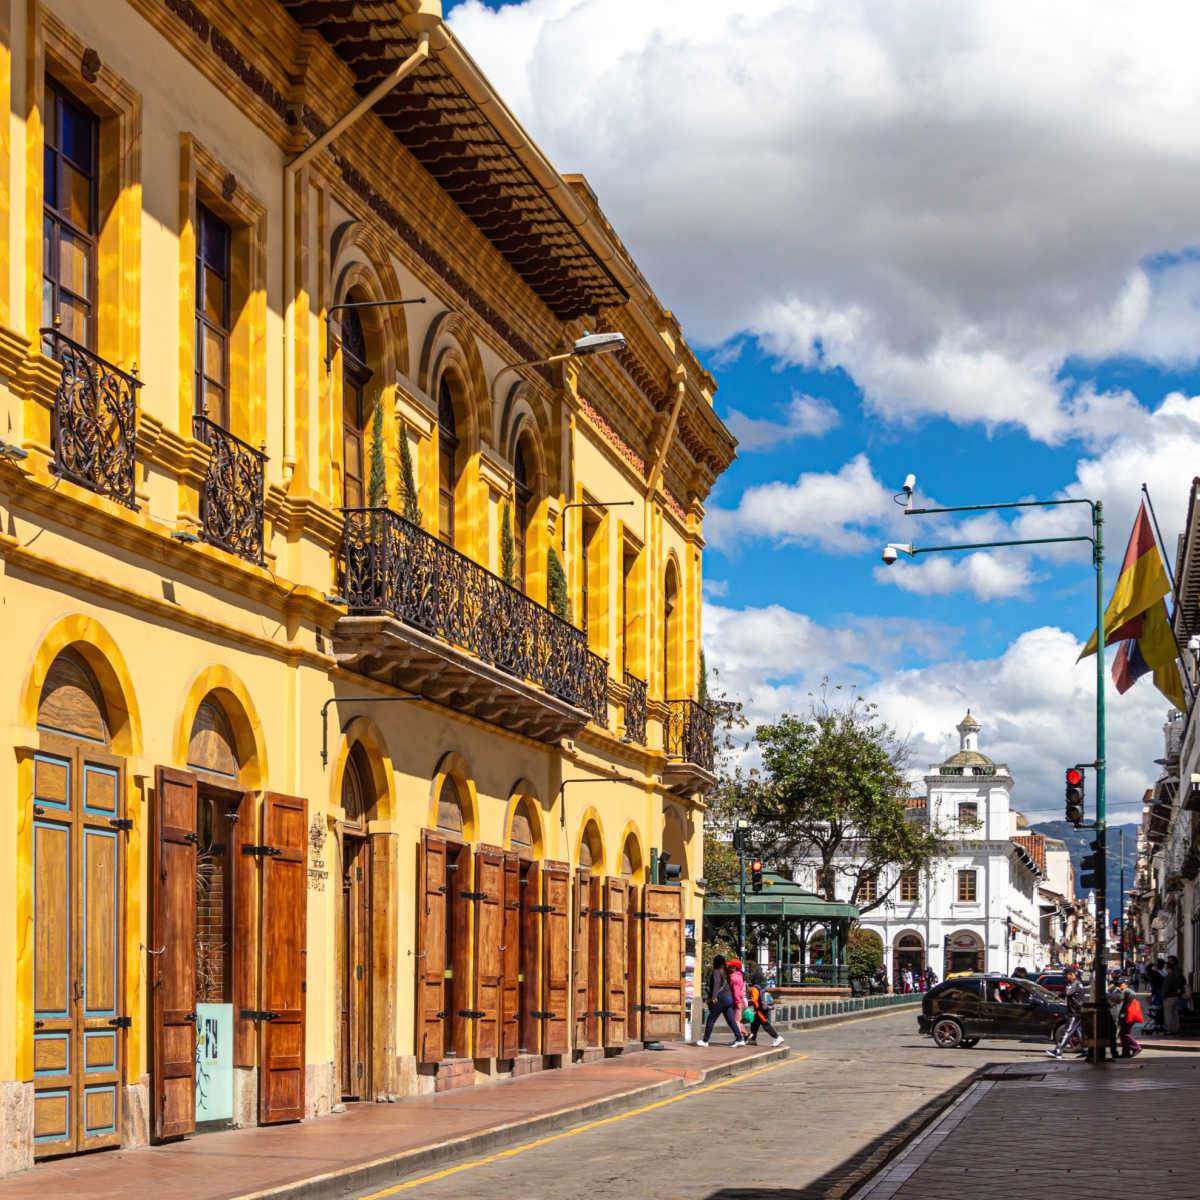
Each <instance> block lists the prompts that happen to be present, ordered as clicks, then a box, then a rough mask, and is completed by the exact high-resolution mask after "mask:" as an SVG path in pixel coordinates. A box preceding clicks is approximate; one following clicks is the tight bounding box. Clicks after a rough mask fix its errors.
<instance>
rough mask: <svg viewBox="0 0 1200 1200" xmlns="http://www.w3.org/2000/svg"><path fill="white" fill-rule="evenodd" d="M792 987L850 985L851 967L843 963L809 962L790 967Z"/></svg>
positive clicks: (789, 979) (788, 980)
mask: <svg viewBox="0 0 1200 1200" xmlns="http://www.w3.org/2000/svg"><path fill="white" fill-rule="evenodd" d="M789 976H790V977H789V978H788V979H787V980H786V982H787V983H788V984H789V985H790V986H791V987H849V986H850V968H849V967H848V966H846V965H844V964H842V963H808V964H807V965H805V966H799V965H794V966H792V967H791V968H790V971H789Z"/></svg>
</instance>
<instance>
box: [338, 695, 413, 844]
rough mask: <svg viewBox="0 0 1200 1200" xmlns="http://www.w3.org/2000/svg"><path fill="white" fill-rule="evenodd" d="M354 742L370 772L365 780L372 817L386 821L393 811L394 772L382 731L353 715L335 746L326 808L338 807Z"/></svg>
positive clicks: (363, 718)
mask: <svg viewBox="0 0 1200 1200" xmlns="http://www.w3.org/2000/svg"><path fill="white" fill-rule="evenodd" d="M356 745H357V746H360V747H361V748H362V752H363V756H364V758H365V762H366V767H367V769H368V771H369V773H370V775H369V779H368V780H367V781H366V782H367V784H368V788H369V790H371V791H373V800H374V805H375V816H374V817H373V818H372V819H373V820H374V821H390V820H391V819H392V818H393V816H394V815H395V812H396V803H395V774H394V772H393V770H392V759H391V756H390V755H389V754H388V750H387V743H386V742H385V741H384V738H383V733H382V732H381V730H380V728H379V726H378V725H376V724H375V722H374V721H372V720H371V718H370V717H362V716H359V717H355V718H353V720H351V721H350V722H349V724H348V725H347V726H346V728H345V729H344V730H343V731H342V740H341V744H340V745H339V746H338V750H337V756H336V757H335V758H334V761H333V771H332V773H331V776H330V793H329V807H330V808H331V809H337V808H341V807H342V788H343V785H344V776H345V771H346V765H347V762H348V760H349V758H350V755H351V753H352V752H353V750H354V747H355V746H356Z"/></svg>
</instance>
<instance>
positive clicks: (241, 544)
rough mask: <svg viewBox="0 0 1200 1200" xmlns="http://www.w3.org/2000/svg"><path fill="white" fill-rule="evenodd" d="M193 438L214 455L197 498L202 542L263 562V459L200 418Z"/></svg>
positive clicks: (249, 448)
mask: <svg viewBox="0 0 1200 1200" xmlns="http://www.w3.org/2000/svg"><path fill="white" fill-rule="evenodd" d="M192 433H193V434H194V436H195V438H196V440H197V441H199V442H203V443H204V444H205V445H206V446H207V447H208V448H209V450H211V451H212V457H211V458H210V459H209V463H208V474H207V475H205V477H204V488H203V490H202V491H201V493H200V526H201V529H202V531H203V533H204V539H205V541H209V542H212V543H213V545H215V546H220V547H221V548H222V549H224V550H228V551H230V552H231V553H233V554H240V555H241V556H242V557H243V558H248V559H250V560H251V561H252V562H257V563H261V562H262V560H263V497H264V495H265V485H264V474H265V470H264V468H265V466H266V462H267V456H266V455H265V454H264V453H263V452H262V451H261V450H255V448H254V447H253V446H250V445H248V444H247V443H246V442H243V441H242V440H241V438H236V437H234V436H233V434H232V433H230V432H229V431H228V430H226V429H222V428H221V426H220V425H218V424H217V423H216V422H215V421H211V420H209V418H208V417H205V416H202V415H200V414H199V413H197V414H196V416H194V417H193V418H192Z"/></svg>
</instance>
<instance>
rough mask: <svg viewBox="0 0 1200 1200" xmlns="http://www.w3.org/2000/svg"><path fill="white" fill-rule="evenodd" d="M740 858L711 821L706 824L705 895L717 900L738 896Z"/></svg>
mask: <svg viewBox="0 0 1200 1200" xmlns="http://www.w3.org/2000/svg"><path fill="white" fill-rule="evenodd" d="M738 878H739V872H738V856H737V851H736V850H734V848H733V846H732V845H731V844H730V842H729V839H728V838H727V837H723V836H721V835H720V834H719V833H718V832H717V831H716V830H715V829H714V828H713V827H712V823H711V822H710V821H705V822H704V879H705V889H704V892H705V895H707V896H711V897H712V898H713V899H717V898H719V897H722V896H736V895H737V891H738Z"/></svg>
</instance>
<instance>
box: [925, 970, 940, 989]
mask: <svg viewBox="0 0 1200 1200" xmlns="http://www.w3.org/2000/svg"><path fill="white" fill-rule="evenodd" d="M937 981H938V976H937V972H936V971H935V970H934V969H933V968H932V967H926V968H925V990H926V991H929V989H930V988H932V987H936V986H937Z"/></svg>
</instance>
